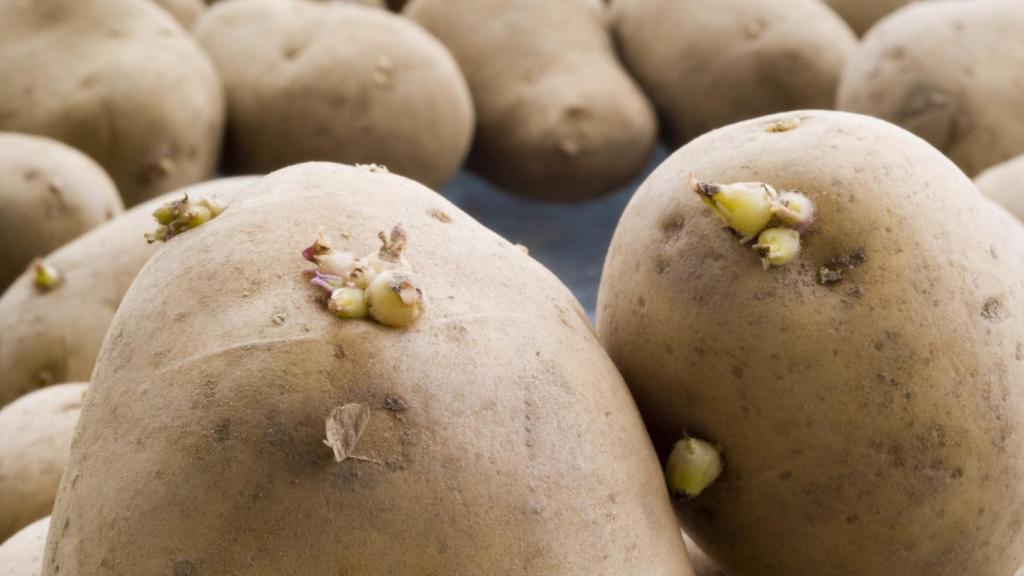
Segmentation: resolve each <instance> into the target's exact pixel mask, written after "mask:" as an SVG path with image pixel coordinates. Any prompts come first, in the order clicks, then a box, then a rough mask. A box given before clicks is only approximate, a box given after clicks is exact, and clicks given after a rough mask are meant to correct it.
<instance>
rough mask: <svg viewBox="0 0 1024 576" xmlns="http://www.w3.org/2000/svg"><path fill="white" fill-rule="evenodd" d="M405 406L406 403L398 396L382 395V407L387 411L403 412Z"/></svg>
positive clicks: (406, 406)
mask: <svg viewBox="0 0 1024 576" xmlns="http://www.w3.org/2000/svg"><path fill="white" fill-rule="evenodd" d="M406 408H408V405H407V404H406V403H405V400H402V399H401V398H400V397H398V396H394V395H391V394H388V395H387V396H385V397H384V409H385V410H387V411H388V412H404V411H405V410H406Z"/></svg>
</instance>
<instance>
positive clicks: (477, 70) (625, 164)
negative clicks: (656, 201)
mask: <svg viewBox="0 0 1024 576" xmlns="http://www.w3.org/2000/svg"><path fill="white" fill-rule="evenodd" d="M404 13H405V14H406V15H407V16H409V17H410V18H412V19H413V20H416V21H417V22H419V23H420V24H422V25H423V26H424V27H426V28H427V29H428V30H430V32H432V33H433V34H434V35H435V36H437V37H438V38H440V39H441V41H442V42H444V44H445V45H446V46H447V47H448V49H449V50H451V51H452V54H453V55H454V56H455V59H456V60H457V61H458V63H459V66H460V67H461V68H462V71H463V72H464V73H465V75H466V79H467V80H468V81H469V88H470V91H471V92H472V94H473V103H474V105H475V107H476V112H477V132H476V137H475V140H474V144H473V151H472V153H471V157H470V165H471V167H472V168H473V169H474V170H476V171H478V172H480V174H482V175H483V176H485V177H487V178H488V179H490V180H493V181H494V182H496V183H497V184H499V185H501V186H504V187H506V188H508V189H509V190H510V191H512V192H514V193H516V194H520V195H523V196H527V197H531V198H537V199H541V200H556V201H577V200H585V199H587V198H591V197H594V196H598V195H600V194H603V193H606V192H609V191H611V190H613V189H614V188H616V187H617V186H620V185H622V184H625V183H626V182H627V181H628V180H629V179H630V178H631V177H633V176H634V175H636V173H637V172H639V171H640V170H641V169H642V168H643V166H644V163H645V162H646V161H647V160H648V158H649V157H650V153H651V150H652V148H653V146H654V142H655V137H656V123H655V118H654V113H653V111H652V109H651V106H650V104H649V103H648V102H647V101H646V99H645V98H644V96H643V94H642V93H641V92H640V89H639V88H638V87H637V86H636V84H635V83H634V82H633V80H632V79H631V78H630V77H629V76H628V75H627V74H626V72H625V70H623V68H622V66H621V64H619V62H618V60H617V58H616V56H615V52H614V47H613V46H612V42H611V38H610V37H609V34H608V30H607V29H606V25H605V22H604V11H603V7H602V6H600V4H597V3H595V2H593V1H589V0H518V1H510V0H414V1H412V2H410V3H409V4H408V5H407V6H406V8H405V11H404Z"/></svg>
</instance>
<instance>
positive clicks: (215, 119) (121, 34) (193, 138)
mask: <svg viewBox="0 0 1024 576" xmlns="http://www.w3.org/2000/svg"><path fill="white" fill-rule="evenodd" d="M0 78H3V82H0V130H9V131H12V132H26V133H32V134H39V135H43V136H49V137H50V138H54V139H56V140H60V141H62V142H64V143H66V144H69V145H71V146H73V147H75V148H77V149H79V150H81V151H83V152H85V153H86V154H88V155H89V156H91V157H92V158H93V159H94V160H96V161H97V162H98V163H99V164H100V165H101V166H103V168H104V169H105V170H106V171H107V173H109V174H110V176H111V177H112V178H113V179H114V182H116V183H117V188H118V190H120V191H121V194H122V197H123V198H124V201H125V204H127V205H129V206H131V205H134V204H138V203H139V202H142V201H143V200H146V199H148V198H152V197H154V196H157V195H159V194H161V193H164V192H169V191H171V190H174V189H177V188H180V187H182V186H185V185H187V184H191V183H193V182H197V181H200V180H204V179H206V178H208V177H209V176H210V175H211V174H212V172H213V168H214V165H215V164H216V161H217V155H218V151H219V149H220V140H221V130H222V127H223V123H224V94H223V92H222V89H221V85H220V80H219V79H218V78H217V73H216V70H214V68H213V65H212V64H211V63H210V61H209V59H208V58H207V57H206V56H205V55H204V54H203V53H202V51H201V50H200V49H199V47H198V46H196V44H195V42H193V41H192V39H191V38H190V37H189V36H188V34H186V33H185V31H184V30H182V29H181V27H180V26H178V25H177V24H175V22H174V21H173V20H172V18H171V16H170V15H169V14H167V13H166V12H164V10H162V9H161V8H159V7H158V6H156V5H154V4H152V3H151V2H142V1H140V0H89V1H88V2H83V1H81V0H36V1H24V2H21V1H19V2H2V3H0Z"/></svg>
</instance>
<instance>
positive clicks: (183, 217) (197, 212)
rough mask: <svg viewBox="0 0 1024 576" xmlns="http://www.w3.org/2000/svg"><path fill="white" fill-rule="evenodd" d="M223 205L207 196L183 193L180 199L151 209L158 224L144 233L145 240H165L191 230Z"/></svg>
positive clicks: (207, 219) (217, 212)
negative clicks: (153, 229)
mask: <svg viewBox="0 0 1024 576" xmlns="http://www.w3.org/2000/svg"><path fill="white" fill-rule="evenodd" d="M223 211H224V207H223V206H221V205H220V204H219V203H218V202H216V201H215V200H211V199H209V198H198V199H191V198H189V197H188V194H185V196H184V198H182V199H181V200H174V201H171V202H168V203H167V204H164V205H163V206H160V207H159V208H157V209H156V210H154V211H153V218H154V219H155V220H156V222H157V224H158V226H157V228H156V230H155V231H153V232H147V233H146V241H147V242H149V243H150V244H152V243H153V242H157V241H160V242H166V241H168V240H170V239H171V238H172V237H174V236H176V235H178V234H181V233H182V232H185V231H186V230H191V229H193V228H195V227H197V226H202V225H203V224H205V223H207V222H209V221H210V220H212V219H214V218H216V217H217V216H218V215H219V214H220V213H221V212H223Z"/></svg>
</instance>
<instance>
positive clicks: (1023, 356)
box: [597, 111, 1024, 576]
mask: <svg viewBox="0 0 1024 576" xmlns="http://www.w3.org/2000/svg"><path fill="white" fill-rule="evenodd" d="M689 174H693V175H695V176H696V177H697V178H699V179H701V180H704V181H712V182H720V183H723V184H728V183H738V182H755V183H763V184H766V185H770V186H773V187H775V189H776V190H778V191H781V190H798V191H799V192H801V193H803V194H804V195H805V197H807V198H809V199H810V200H811V201H812V202H813V204H814V205H815V206H816V210H815V214H816V216H815V219H814V223H813V225H812V227H811V228H810V229H809V230H805V232H804V233H802V235H801V243H802V249H801V251H800V252H799V253H798V254H797V255H796V257H795V259H793V260H792V261H791V262H789V263H788V264H786V265H783V266H771V267H770V268H769V269H767V270H765V269H763V268H762V264H761V263H760V262H759V261H758V254H757V253H755V251H754V250H752V249H751V248H750V247H749V246H744V245H741V244H740V243H738V242H737V241H736V239H735V238H734V237H733V236H732V235H730V234H729V233H728V232H726V231H724V230H722V222H721V221H720V219H719V218H717V217H716V215H715V214H714V213H713V211H712V210H711V209H709V208H708V207H707V206H705V204H704V203H703V202H702V201H701V199H700V198H698V197H697V195H696V194H694V193H693V192H692V191H691V190H690V186H688V185H687V182H686V180H687V177H688V175H689ZM719 190H723V189H722V188H720V189H719ZM712 201H713V199H712ZM993 210H994V209H993V207H992V205H991V203H989V202H988V201H987V200H985V198H984V197H982V195H981V194H980V193H979V192H978V191H977V189H976V188H975V187H974V186H973V185H972V184H971V182H970V181H969V180H968V179H967V178H966V177H965V176H964V175H963V174H962V173H961V172H960V171H959V170H958V169H957V168H956V166H954V165H953V164H952V163H951V162H949V161H948V160H947V159H946V158H944V157H943V156H942V155H941V154H939V153H937V152H936V151H935V150H934V149H933V148H931V147H930V146H928V145H927V144H926V143H925V142H924V141H922V140H920V139H919V138H915V137H914V136H913V135H911V134H909V133H907V132H905V131H904V130H901V129H899V128H897V127H894V126H892V125H891V124H888V123H886V122H882V121H880V120H876V119H872V118H868V117H865V116H859V115H854V114H846V113H840V112H820V111H809V112H799V113H789V114H780V115H775V116H769V117H765V118H759V119H755V120H750V121H747V122H743V123H740V124H736V125H733V126H729V127H726V128H722V129H720V130H716V131H714V132H712V133H710V134H707V135H705V136H702V137H701V138H699V139H697V140H695V141H694V142H692V143H691V144H689V145H687V146H685V147H684V148H682V149H681V150H679V151H678V152H676V153H675V154H673V155H672V156H671V157H670V158H669V159H668V160H666V161H665V162H664V163H663V164H662V165H661V166H660V167H659V168H658V169H657V170H656V171H655V172H654V173H653V174H652V175H651V176H650V177H649V178H648V179H647V181H646V182H645V183H644V184H643V185H642V186H641V188H640V189H639V191H638V192H637V193H636V195H635V196H634V197H633V199H632V201H631V203H630V204H629V206H628V207H627V209H626V211H625V213H624V214H623V217H622V220H621V221H620V223H619V226H618V228H617V230H616V232H615V235H614V238H613V240H612V244H611V247H610V250H609V254H608V259H607V261H606V264H605V270H604V274H603V276H602V280H601V286H600V292H599V296H598V307H597V333H598V335H599V337H600V339H601V342H602V343H603V344H604V345H605V347H606V349H607V350H608V352H609V353H610V355H611V357H612V359H613V360H614V361H615V363H616V365H617V366H618V367H619V369H620V370H621V372H622V374H623V376H624V377H625V379H626V381H627V382H628V383H629V385H630V387H631V390H632V391H633V394H634V397H635V398H636V400H637V404H638V405H639V407H640V412H641V414H642V415H643V416H644V419H645V422H646V424H647V426H648V430H649V431H650V433H651V436H652V439H653V440H654V444H655V446H656V448H658V450H659V452H660V454H661V455H662V456H663V457H664V456H665V455H667V454H668V453H669V451H670V450H673V443H674V442H676V441H677V440H679V439H680V438H682V437H683V436H684V435H686V434H690V435H692V436H694V437H697V438H699V439H703V440H706V441H707V442H710V443H715V444H717V445H719V446H720V449H721V451H722V455H723V458H724V462H725V467H724V472H723V473H722V475H721V477H720V478H719V479H718V480H716V481H715V482H713V483H711V484H710V486H708V487H707V488H706V489H705V491H704V492H703V493H700V494H699V495H698V496H696V497H695V498H693V499H692V500H690V501H688V502H681V503H680V504H679V505H678V507H677V508H678V510H679V512H680V515H681V516H682V518H683V523H684V525H685V526H686V528H687V532H689V533H690V534H693V535H694V537H695V538H697V539H699V540H700V542H701V545H702V547H703V549H704V551H705V552H706V553H707V554H708V556H710V557H711V558H712V559H713V560H714V561H715V562H717V563H718V564H719V565H720V566H721V567H722V568H723V569H725V570H726V571H727V572H729V573H730V574H732V575H733V576H750V575H757V576H777V575H785V576H809V575H814V576H821V575H822V574H828V575H829V576H867V575H872V576H874V575H880V574H901V575H908V576H909V575H914V576H916V575H928V576H954V575H956V576H962V575H964V574H971V575H972V576H1005V575H1007V574H1011V573H1013V570H1014V569H1015V568H1016V567H1017V566H1018V565H1019V564H1020V563H1021V561H1022V560H1024V492H1022V491H1021V490H1018V489H1016V488H1015V487H1019V486H1021V485H1022V482H1024V389H1022V388H1021V387H1020V386H1019V385H1018V384H1019V383H1020V382H1021V381H1022V380H1024V316H1021V315H1019V314H1018V313H1017V312H1016V311H1017V310H1021V309H1024V308H1022V307H1024V265H1022V260H1021V256H1022V255H1024V250H1022V248H1021V247H1022V246H1024V244H1022V243H1021V241H1020V238H1019V233H1020V231H1019V229H1018V230H1016V231H1011V230H1010V229H1009V228H1007V227H1006V220H1005V219H1003V218H1001V217H999V216H998V215H997V214H998V213H997V212H994V211H993ZM780 214H781V212H780ZM776 218H778V216H776ZM1010 234H1013V235H1016V238H1015V237H1014V236H1011V235H1010Z"/></svg>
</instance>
